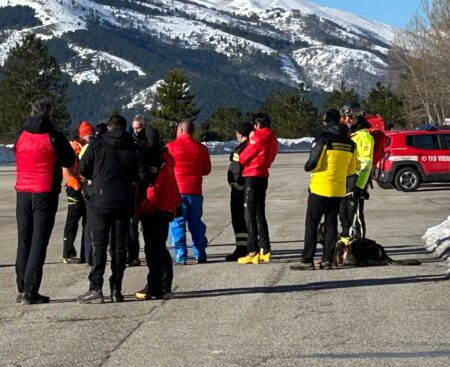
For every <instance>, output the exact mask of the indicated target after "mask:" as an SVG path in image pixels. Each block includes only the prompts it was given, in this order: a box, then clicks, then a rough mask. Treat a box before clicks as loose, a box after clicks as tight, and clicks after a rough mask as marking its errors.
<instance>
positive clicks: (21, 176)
mask: <svg viewBox="0 0 450 367" xmlns="http://www.w3.org/2000/svg"><path fill="white" fill-rule="evenodd" d="M50 111H51V104H50V103H49V102H48V101H45V100H39V101H36V102H35V103H33V105H32V110H31V117H29V118H28V119H27V120H26V121H25V124H24V128H23V130H21V131H20V132H19V134H18V137H17V141H16V144H15V146H14V150H15V153H16V163H17V181H16V191H17V204H16V217H17V232H18V244H17V259H16V275H17V289H18V291H19V294H18V296H17V299H16V301H17V302H18V303H22V304H35V303H48V302H49V301H50V298H49V297H46V296H42V295H40V294H39V287H40V285H41V280H42V274H43V267H44V263H45V257H46V252H47V246H48V241H49V239H50V235H51V233H52V230H53V225H54V223H55V215H56V210H57V208H58V196H59V193H60V192H61V181H62V167H65V168H69V167H72V166H73V164H74V163H75V153H74V151H73V149H72V147H71V146H70V144H69V142H68V141H67V139H66V138H65V137H64V136H63V135H62V134H61V133H60V132H58V131H55V130H54V129H53V126H52V123H51V122H50Z"/></svg>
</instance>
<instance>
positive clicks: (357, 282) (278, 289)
mask: <svg viewBox="0 0 450 367" xmlns="http://www.w3.org/2000/svg"><path fill="white" fill-rule="evenodd" d="M306 272H307V271H305V273H306ZM443 280H448V277H447V276H445V275H440V274H439V275H423V276H414V277H401V278H384V279H354V280H336V281H334V280H333V281H325V282H315V283H305V284H292V285H276V286H273V287H270V286H269V287H247V288H222V289H208V290H199V291H190V292H177V293H173V294H172V299H183V298H204V297H221V296H235V295H242V294H255V293H256V294H257V293H291V292H302V291H315V290H327V289H345V288H356V287H371V286H385V285H397V284H412V283H428V282H439V281H443Z"/></svg>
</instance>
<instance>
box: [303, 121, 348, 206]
mask: <svg viewBox="0 0 450 367" xmlns="http://www.w3.org/2000/svg"><path fill="white" fill-rule="evenodd" d="M355 169H356V149H355V144H354V143H353V142H352V141H351V140H350V139H349V138H348V137H347V136H346V130H345V129H344V127H341V126H338V125H334V126H331V127H327V128H326V129H325V131H324V132H323V133H321V134H320V135H319V136H318V137H317V138H316V139H315V140H314V143H313V145H312V149H311V153H310V156H309V159H308V161H307V162H306V163H305V171H307V172H312V175H311V182H310V186H309V189H310V191H311V193H313V194H316V195H320V196H326V197H344V196H345V193H346V179H347V177H348V176H351V175H354V174H355Z"/></svg>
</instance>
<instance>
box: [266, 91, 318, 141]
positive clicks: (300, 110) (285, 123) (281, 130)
mask: <svg viewBox="0 0 450 367" xmlns="http://www.w3.org/2000/svg"><path fill="white" fill-rule="evenodd" d="M261 111H262V112H265V113H267V114H268V115H269V116H270V118H271V120H272V129H273V130H274V132H275V133H276V134H277V136H278V137H280V138H299V137H302V136H308V135H314V134H315V133H316V132H317V129H318V125H317V112H318V111H317V108H316V107H315V106H314V104H313V103H312V102H311V101H310V100H309V99H308V98H307V97H306V91H305V87H304V85H303V84H301V85H300V87H299V89H298V91H297V93H294V94H292V93H288V92H285V91H282V92H276V93H274V94H272V95H271V96H269V98H268V99H267V100H266V101H265V102H264V104H263V105H262V107H261Z"/></svg>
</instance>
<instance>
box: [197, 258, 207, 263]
mask: <svg viewBox="0 0 450 367" xmlns="http://www.w3.org/2000/svg"><path fill="white" fill-rule="evenodd" d="M196 262H197V264H206V263H207V262H208V259H207V258H206V257H201V258H199V259H197V261H196Z"/></svg>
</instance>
